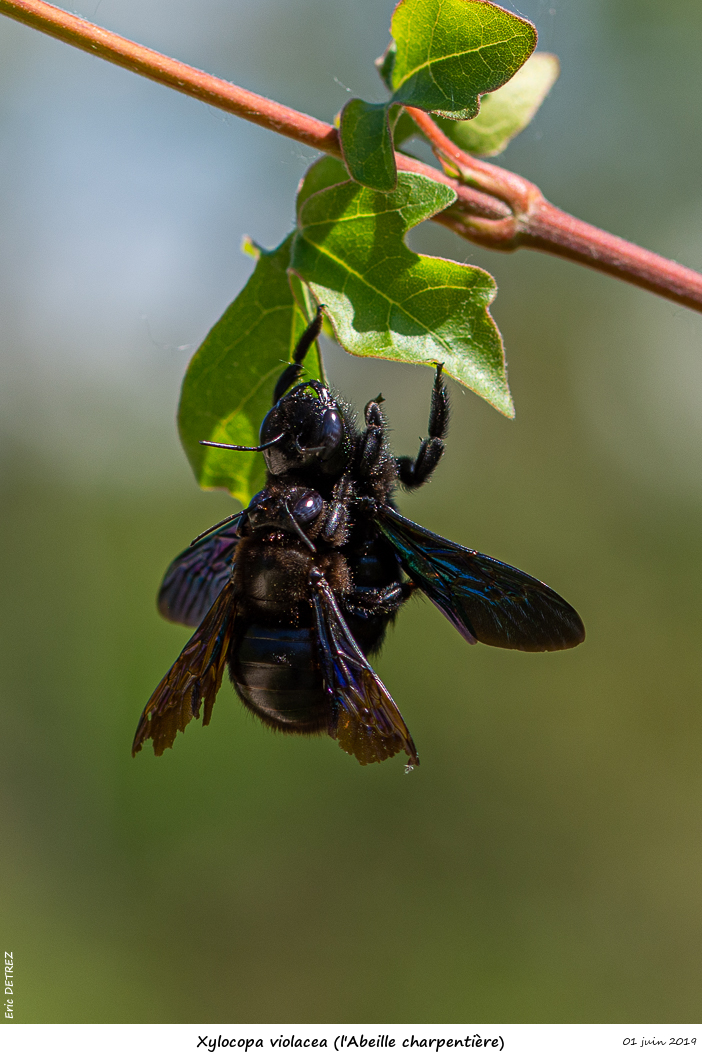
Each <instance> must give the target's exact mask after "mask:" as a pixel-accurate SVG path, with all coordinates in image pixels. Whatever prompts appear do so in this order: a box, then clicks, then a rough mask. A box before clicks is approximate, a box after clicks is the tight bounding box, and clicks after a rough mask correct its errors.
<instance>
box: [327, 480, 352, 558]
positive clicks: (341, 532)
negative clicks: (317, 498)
mask: <svg viewBox="0 0 702 1055" xmlns="http://www.w3.org/2000/svg"><path fill="white" fill-rule="evenodd" d="M352 497H353V480H352V478H351V474H350V473H344V475H343V476H342V477H341V479H340V480H339V482H338V483H337V484H336V486H335V488H334V493H333V495H332V500H331V502H330V503H329V509H328V510H327V515H326V517H325V519H324V524H323V525H322V530H321V531H320V533H319V534H320V537H321V538H323V539H324V541H325V542H331V543H333V544H334V545H337V546H341V545H343V544H344V542H345V541H346V539H347V537H348V521H349V506H350V504H351V499H352Z"/></svg>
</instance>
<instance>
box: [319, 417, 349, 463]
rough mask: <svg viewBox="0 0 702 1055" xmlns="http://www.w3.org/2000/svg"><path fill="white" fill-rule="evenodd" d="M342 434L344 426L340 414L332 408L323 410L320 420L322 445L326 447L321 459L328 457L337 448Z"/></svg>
mask: <svg viewBox="0 0 702 1055" xmlns="http://www.w3.org/2000/svg"><path fill="white" fill-rule="evenodd" d="M343 434H344V424H343V422H342V420H341V414H340V413H339V411H338V410H336V409H335V408H334V407H330V408H329V410H325V412H324V417H323V418H322V445H323V446H324V447H326V449H327V453H326V454H325V455H323V457H326V458H328V457H330V456H331V455H332V454H333V453H334V452H335V451H336V450H337V448H338V446H339V444H340V443H341V439H342V436H343Z"/></svg>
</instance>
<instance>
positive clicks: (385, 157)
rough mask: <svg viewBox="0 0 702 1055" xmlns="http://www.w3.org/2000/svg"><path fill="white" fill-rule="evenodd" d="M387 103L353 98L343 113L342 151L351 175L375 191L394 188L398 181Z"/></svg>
mask: <svg viewBox="0 0 702 1055" xmlns="http://www.w3.org/2000/svg"><path fill="white" fill-rule="evenodd" d="M389 109H390V107H389V104H388V103H366V102H364V101H363V99H351V100H350V101H349V102H348V103H347V104H346V106H345V107H344V109H343V110H342V112H341V125H340V127H339V134H340V137H341V151H342V154H343V155H344V161H345V163H346V167H347V169H348V170H349V175H350V176H351V178H352V179H354V180H356V182H357V183H362V184H363V186H364V187H371V188H372V189H373V190H379V191H391V190H394V189H395V186H396V184H397V168H396V166H395V152H394V150H393V145H392V136H391V135H390V125H389V123H388V111H389Z"/></svg>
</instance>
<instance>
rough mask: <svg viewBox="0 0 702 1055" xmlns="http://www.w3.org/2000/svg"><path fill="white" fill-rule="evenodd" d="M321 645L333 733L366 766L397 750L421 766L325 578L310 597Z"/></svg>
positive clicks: (395, 709) (408, 735) (402, 724)
mask: <svg viewBox="0 0 702 1055" xmlns="http://www.w3.org/2000/svg"><path fill="white" fill-rule="evenodd" d="M312 601H313V605H314V612H315V620H316V624H317V647H318V651H319V660H320V665H321V668H322V674H323V677H324V685H325V688H326V691H327V692H328V694H329V696H330V697H331V701H332V711H333V714H334V719H333V722H332V726H331V727H330V730H329V732H330V734H331V736H333V737H334V738H335V739H336V740H338V741H339V746H340V747H341V748H343V750H344V751H346V752H347V753H348V754H350V755H355V756H356V758H357V759H358V761H359V762H360V763H361V765H362V766H366V765H368V764H369V763H370V762H383V761H384V760H385V759H386V758H391V757H392V756H393V755H396V754H397V753H398V751H404V752H405V753H406V754H407V756H408V757H409V763H408V768H411V767H412V766H418V765H419V759H418V757H417V749H416V748H415V746H414V742H413V740H412V737H411V736H410V733H409V729H408V728H407V726H406V725H405V723H404V720H403V718H402V715H401V714H400V712H399V711H398V709H397V707H396V705H395V703H394V701H393V699H392V696H391V695H390V693H389V692H388V690H387V689H386V688H385V686H384V685H383V683H382V681H381V680H380V678H379V677H378V675H377V674H376V673H375V671H374V670H373V668H372V667H371V666H370V665H369V663H368V662H367V660H366V658H365V656H364V655H363V653H362V652H361V650H360V648H359V647H358V645H357V644H356V642H355V640H354V637H353V634H352V633H351V631H350V630H349V628H348V626H347V625H346V622H345V620H344V617H343V615H342V614H341V612H340V611H339V606H338V605H337V603H336V600H335V598H334V594H333V593H332V591H331V590H330V588H329V585H328V583H327V582H326V580H325V579H324V578H323V577H321V576H320V577H319V579H318V581H317V582H316V583H315V584H314V595H313V598H312Z"/></svg>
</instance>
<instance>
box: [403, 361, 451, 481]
mask: <svg viewBox="0 0 702 1055" xmlns="http://www.w3.org/2000/svg"><path fill="white" fill-rule="evenodd" d="M442 369H443V363H437V365H436V376H435V377H434V388H433V389H432V393H431V409H430V411H429V436H428V438H427V439H426V440H422V443H421V446H420V448H419V453H418V454H417V457H416V458H414V459H412V458H397V459H396V462H397V475H398V476H399V478H400V483H401V484H403V485H404V486H405V487H406V488H407V489H408V490H414V488H416V487H421V486H422V484H424V483H426V482H427V480H428V479H429V477H430V476H431V474H432V473H433V472H434V469H436V467H437V465H438V464H439V462H440V461H441V456H442V454H443V453H444V439H445V438H446V434H447V432H448V423H449V398H448V391H447V390H446V385H445V384H444V381H443V379H442V377H441V371H442Z"/></svg>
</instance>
